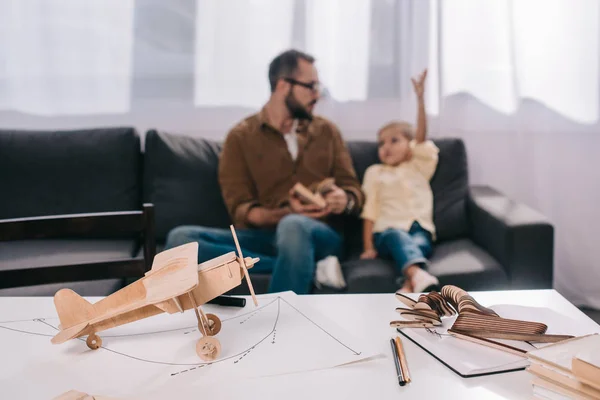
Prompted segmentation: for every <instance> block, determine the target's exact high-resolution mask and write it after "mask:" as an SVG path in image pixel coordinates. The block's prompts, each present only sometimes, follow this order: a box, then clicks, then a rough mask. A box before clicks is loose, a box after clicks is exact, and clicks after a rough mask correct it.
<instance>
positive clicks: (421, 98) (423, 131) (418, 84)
mask: <svg viewBox="0 0 600 400" xmlns="http://www.w3.org/2000/svg"><path fill="white" fill-rule="evenodd" d="M425 78H427V68H425V70H424V71H423V73H422V74H421V75H420V76H419V78H418V79H417V80H415V79H414V78H411V81H412V84H413V87H414V89H415V94H416V95H417V103H418V106H417V107H418V111H417V132H416V134H415V140H416V142H417V143H423V142H424V141H425V138H426V136H427V114H426V113H425V95H424V94H425Z"/></svg>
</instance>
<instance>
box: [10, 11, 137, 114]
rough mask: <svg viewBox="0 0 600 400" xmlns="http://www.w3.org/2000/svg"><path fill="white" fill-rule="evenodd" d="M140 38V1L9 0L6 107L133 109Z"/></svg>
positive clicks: (90, 111)
mask: <svg viewBox="0 0 600 400" xmlns="http://www.w3.org/2000/svg"><path fill="white" fill-rule="evenodd" d="M132 39H133V0H86V1H80V0H3V1H2V2H0V109H11V110H15V111H19V112H23V113H31V114H39V115H59V114H69V115H73V114H95V113H112V112H124V111H127V110H129V105H130V102H129V100H130V96H129V94H130V79H131V63H132V51H131V50H132Z"/></svg>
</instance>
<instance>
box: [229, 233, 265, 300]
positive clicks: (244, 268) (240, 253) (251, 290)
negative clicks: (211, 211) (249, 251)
mask: <svg viewBox="0 0 600 400" xmlns="http://www.w3.org/2000/svg"><path fill="white" fill-rule="evenodd" d="M229 228H230V229H231V234H232V235H233V240H234V241H235V247H236V248H237V251H238V254H239V255H240V262H241V263H242V267H243V268H242V269H243V270H244V275H246V281H248V287H249V289H250V294H251V295H252V301H254V305H255V306H256V307H258V300H256V295H255V294H254V288H253V287H252V281H251V280H250V275H249V274H248V268H246V261H245V260H244V255H243V254H242V249H241V248H240V243H239V242H238V238H237V235H236V234H235V229H234V227H233V225H230V226H229Z"/></svg>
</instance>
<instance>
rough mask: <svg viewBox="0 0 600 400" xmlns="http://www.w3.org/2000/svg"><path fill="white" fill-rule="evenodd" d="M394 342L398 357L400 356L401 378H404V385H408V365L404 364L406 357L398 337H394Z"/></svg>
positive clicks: (409, 380)
mask: <svg viewBox="0 0 600 400" xmlns="http://www.w3.org/2000/svg"><path fill="white" fill-rule="evenodd" d="M394 342H395V343H396V349H397V350H398V355H399V356H400V368H401V369H402V376H404V380H405V381H406V383H410V382H411V379H410V373H409V372H408V363H407V362H406V355H405V354H404V347H403V346H402V341H401V340H400V337H398V336H396V338H395V339H394Z"/></svg>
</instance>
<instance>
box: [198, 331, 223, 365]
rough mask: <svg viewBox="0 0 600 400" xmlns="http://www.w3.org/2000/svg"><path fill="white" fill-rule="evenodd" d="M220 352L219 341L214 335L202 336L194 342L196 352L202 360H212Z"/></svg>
mask: <svg viewBox="0 0 600 400" xmlns="http://www.w3.org/2000/svg"><path fill="white" fill-rule="evenodd" d="M220 353H221V343H220V342H219V339H217V338H215V337H211V336H204V337H202V338H201V339H199V340H198V342H197V343H196V354H198V357H200V358H201V359H203V360H204V361H213V360H215V359H216V358H217V357H219V354H220Z"/></svg>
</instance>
